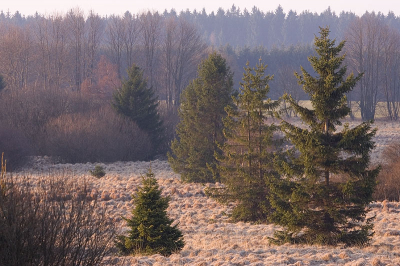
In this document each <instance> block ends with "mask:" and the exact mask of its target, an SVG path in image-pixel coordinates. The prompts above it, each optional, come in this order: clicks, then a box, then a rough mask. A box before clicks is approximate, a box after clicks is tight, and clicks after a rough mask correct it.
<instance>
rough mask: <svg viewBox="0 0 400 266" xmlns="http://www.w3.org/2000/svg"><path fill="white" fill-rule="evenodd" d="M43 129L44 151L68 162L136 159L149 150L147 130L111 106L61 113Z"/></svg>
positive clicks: (147, 154) (148, 152) (147, 153)
mask: <svg viewBox="0 0 400 266" xmlns="http://www.w3.org/2000/svg"><path fill="white" fill-rule="evenodd" d="M45 132H46V139H47V143H46V153H47V154H48V155H50V156H56V157H58V158H60V159H61V160H62V161H64V162H69V163H86V162H112V161H137V160H144V159H145V158H147V157H148V156H149V155H150V153H151V143H150V141H149V138H148V136H147V134H146V133H144V132H143V131H142V130H141V129H139V127H138V126H137V125H136V124H135V123H134V122H132V121H131V120H129V119H128V118H124V117H122V116H119V115H117V114H116V113H115V112H114V111H113V110H112V109H111V108H110V107H104V108H102V109H100V110H95V111H92V112H88V113H83V114H67V115H62V116H60V117H58V118H55V119H53V120H52V121H50V122H49V123H48V124H47V125H46V128H45Z"/></svg>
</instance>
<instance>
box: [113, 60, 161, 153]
mask: <svg viewBox="0 0 400 266" xmlns="http://www.w3.org/2000/svg"><path fill="white" fill-rule="evenodd" d="M112 105H113V107H114V108H115V110H116V111H117V112H118V113H120V114H122V115H125V116H127V117H129V118H130V119H131V120H133V121H134V122H136V124H137V125H138V127H139V128H140V129H142V130H143V131H145V132H146V133H147V134H149V137H150V140H151V142H152V145H153V153H155V152H157V151H158V148H159V146H160V144H161V143H162V141H163V131H164V128H163V123H162V121H161V119H160V115H159V114H158V111H157V107H158V101H157V98H156V97H155V96H154V92H153V90H152V88H148V87H147V82H146V80H145V79H144V78H143V71H142V70H141V69H140V68H139V67H138V66H136V65H133V66H132V67H131V68H130V69H129V70H128V79H127V80H125V81H124V82H123V84H122V86H121V88H119V89H118V90H117V91H115V93H114V94H113V102H112Z"/></svg>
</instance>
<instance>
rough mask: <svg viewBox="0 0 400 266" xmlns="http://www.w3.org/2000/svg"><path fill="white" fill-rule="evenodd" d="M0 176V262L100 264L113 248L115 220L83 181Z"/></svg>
mask: <svg viewBox="0 0 400 266" xmlns="http://www.w3.org/2000/svg"><path fill="white" fill-rule="evenodd" d="M0 181H1V188H0V265H9V266H13V265H85V266H86V265H99V264H100V263H101V261H102V260H103V258H104V256H106V255H107V254H109V253H110V252H111V251H112V244H113V241H112V240H113V238H114V237H115V226H114V224H113V222H112V221H111V220H110V219H109V218H108V212H107V210H106V209H105V208H101V207H100V206H98V204H97V200H96V199H93V198H92V197H91V196H90V193H89V190H88V188H87V186H86V184H85V183H84V182H83V181H82V182H75V183H73V182H72V181H71V180H68V178H67V176H58V177H54V176H52V175H49V176H43V177H42V178H41V179H40V180H38V182H35V183H31V182H30V181H32V180H30V178H29V177H14V178H13V177H10V176H4V175H3V177H2V178H1V180H0Z"/></svg>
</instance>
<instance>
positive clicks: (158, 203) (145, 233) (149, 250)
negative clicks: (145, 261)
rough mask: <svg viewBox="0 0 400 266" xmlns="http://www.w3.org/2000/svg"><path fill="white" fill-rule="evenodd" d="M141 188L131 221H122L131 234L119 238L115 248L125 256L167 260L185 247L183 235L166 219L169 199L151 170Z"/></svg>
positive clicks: (134, 197) (171, 221)
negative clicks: (166, 257) (135, 255)
mask: <svg viewBox="0 0 400 266" xmlns="http://www.w3.org/2000/svg"><path fill="white" fill-rule="evenodd" d="M142 185H143V186H142V187H141V188H139V191H138V192H137V194H136V195H134V196H133V200H134V203H135V208H134V209H133V210H132V218H131V219H127V218H124V219H125V221H126V222H127V224H128V226H129V227H130V230H129V232H128V234H129V235H128V236H123V235H119V236H118V237H117V240H116V247H117V248H118V250H119V251H120V252H121V253H122V254H124V255H128V254H161V255H163V256H169V255H171V254H172V253H174V252H178V251H180V250H181V249H182V248H183V247H184V241H183V235H182V233H181V231H180V230H179V229H178V228H177V226H178V225H177V224H176V225H174V226H171V225H172V223H173V220H171V219H169V218H168V216H167V211H166V210H167V208H168V204H169V200H170V199H169V197H162V196H161V193H162V190H161V189H160V188H159V186H158V184H157V179H155V178H154V174H153V173H152V171H151V169H149V172H148V173H147V175H146V177H143V182H142Z"/></svg>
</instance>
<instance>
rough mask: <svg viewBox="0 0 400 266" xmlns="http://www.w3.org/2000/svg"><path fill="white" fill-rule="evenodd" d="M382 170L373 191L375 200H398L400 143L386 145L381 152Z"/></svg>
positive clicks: (399, 192) (399, 198)
mask: <svg viewBox="0 0 400 266" xmlns="http://www.w3.org/2000/svg"><path fill="white" fill-rule="evenodd" d="M382 159H383V162H384V163H383V165H382V170H381V171H380V174H379V176H378V180H377V181H378V183H377V186H376V189H375V193H374V199H375V200H379V201H382V200H385V199H387V200H390V201H399V200H400V143H395V144H392V145H390V146H388V147H387V148H386V149H385V150H384V152H383V154H382Z"/></svg>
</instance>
